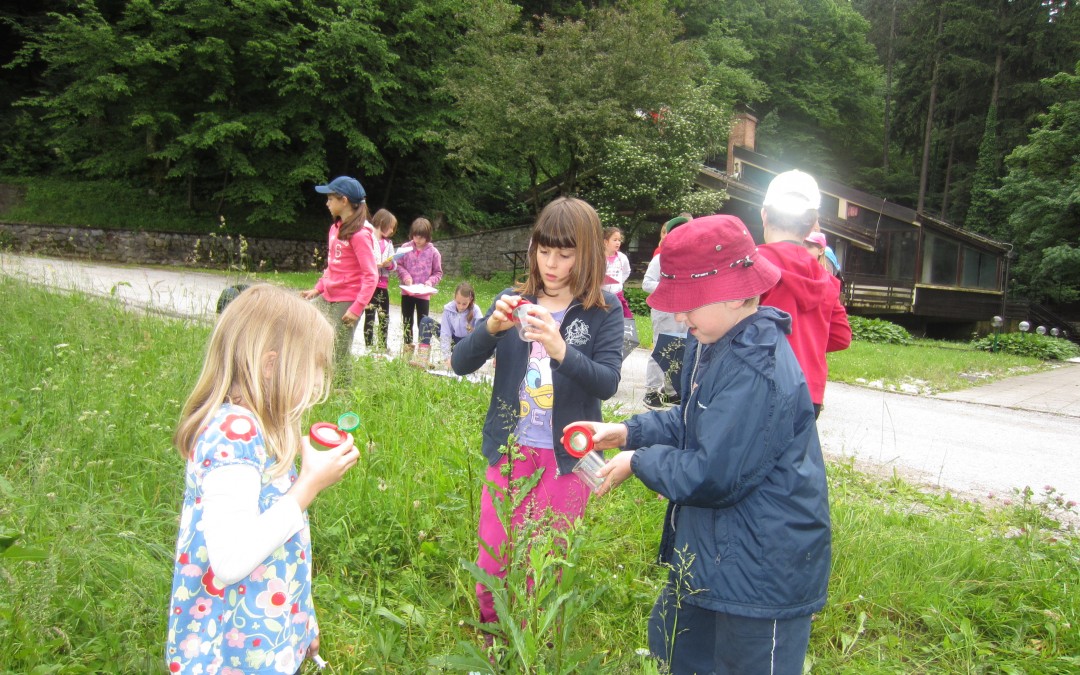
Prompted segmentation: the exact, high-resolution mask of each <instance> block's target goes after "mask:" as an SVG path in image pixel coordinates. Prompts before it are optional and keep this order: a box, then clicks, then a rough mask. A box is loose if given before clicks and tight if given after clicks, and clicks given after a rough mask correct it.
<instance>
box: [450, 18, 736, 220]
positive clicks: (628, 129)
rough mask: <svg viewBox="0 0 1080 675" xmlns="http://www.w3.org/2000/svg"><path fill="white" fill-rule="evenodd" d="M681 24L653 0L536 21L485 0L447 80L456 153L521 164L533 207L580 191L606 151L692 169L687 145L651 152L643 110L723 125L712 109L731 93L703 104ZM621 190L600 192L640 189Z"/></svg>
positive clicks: (473, 159) (700, 62) (461, 157)
mask: <svg viewBox="0 0 1080 675" xmlns="http://www.w3.org/2000/svg"><path fill="white" fill-rule="evenodd" d="M679 32H680V25H679V22H678V20H677V18H676V17H675V16H674V15H673V14H671V13H670V12H668V11H666V10H665V9H664V8H663V5H662V3H661V2H658V1H655V0H644V1H640V2H634V3H624V4H620V5H618V6H616V7H600V8H595V9H590V10H587V11H585V12H584V13H583V16H582V18H581V19H570V18H563V19H559V18H556V17H551V16H546V17H543V18H542V19H541V20H540V21H539V23H538V25H534V24H533V23H532V22H531V21H527V20H526V21H523V20H522V17H521V15H520V11H519V9H518V8H517V7H516V6H514V5H511V4H508V3H505V2H501V1H498V0H492V1H491V2H488V3H487V4H486V5H485V6H484V11H483V15H482V18H481V20H480V21H478V25H477V26H476V27H475V28H474V29H473V30H472V32H470V34H469V35H468V36H467V38H466V40H465V45H464V46H463V47H462V49H461V50H460V52H459V59H458V61H457V62H456V64H455V67H454V69H453V71H452V75H451V77H450V78H448V80H447V85H446V89H447V91H448V92H449V93H450V94H451V95H452V96H453V99H454V101H455V109H456V112H457V124H456V126H455V127H454V128H452V129H451V130H450V131H449V134H448V143H449V146H450V148H451V149H452V152H453V157H454V158H455V159H457V160H458V161H460V162H461V164H462V166H463V167H464V168H465V169H466V170H469V171H475V172H483V171H486V170H489V168H490V167H493V166H504V167H505V166H514V167H518V168H519V170H520V171H519V175H520V176H522V177H523V178H524V179H525V180H524V184H523V185H522V188H523V189H525V190H527V194H528V195H529V196H530V201H532V203H533V208H534V209H538V208H539V206H540V205H541V202H542V201H543V200H544V199H545V197H546V196H547V195H548V194H550V193H553V192H558V193H563V194H569V193H575V192H580V191H581V190H582V188H583V185H585V184H587V183H588V182H589V180H590V177H591V176H594V175H595V174H596V172H597V171H598V170H601V169H600V167H602V166H603V165H604V163H605V160H606V158H607V157H608V156H609V155H610V156H611V158H612V160H613V161H623V162H629V161H632V160H631V156H632V155H633V153H634V152H636V151H643V152H648V153H649V160H648V162H649V163H652V162H655V163H654V164H653V165H652V168H653V169H654V170H657V171H661V172H662V171H664V169H665V166H666V165H668V164H670V162H669V158H670V161H671V162H675V163H678V164H679V165H680V166H679V170H681V171H685V167H684V166H683V165H684V164H685V158H684V157H683V155H682V154H681V153H683V152H685V151H686V146H685V144H683V145H681V146H680V147H679V148H678V151H674V150H671V149H659V148H657V147H656V143H653V147H652V148H651V149H649V150H645V147H644V146H645V145H648V143H649V141H648V140H647V139H646V136H647V134H644V133H642V131H641V127H642V123H641V118H642V117H646V118H648V117H650V116H652V115H656V116H666V115H668V112H667V111H675V112H673V113H672V117H671V119H672V120H675V119H676V117H677V118H678V119H679V120H684V119H688V118H690V117H694V116H698V118H697V119H695V120H694V122H693V123H692V124H694V125H695V126H696V128H698V129H700V128H702V127H703V126H707V125H715V124H718V123H719V124H721V125H724V124H726V120H725V119H723V118H721V117H718V115H717V114H716V113H717V111H718V110H719V106H723V104H724V103H727V104H728V106H730V101H721V102H714V103H711V104H709V103H705V104H703V105H696V103H697V102H698V101H699V99H700V97H701V95H702V92H703V91H704V92H707V93H711V92H713V90H712V89H711V88H709V87H705V88H703V89H702V88H699V87H698V85H697V81H699V80H700V79H701V78H702V77H703V76H704V74H705V73H706V64H705V62H704V59H703V58H702V53H701V52H700V51H699V50H698V49H696V47H695V45H693V44H692V43H689V42H685V41H679V40H678V39H677V38H678V35H679ZM720 128H721V129H722V128H723V127H720ZM706 135H709V134H706ZM711 136H716V133H712V134H711ZM697 139H698V140H703V139H702V134H698V136H697ZM707 146H708V147H706V145H699V146H698V147H697V148H696V153H694V154H696V161H697V162H698V164H700V162H701V160H702V159H704V156H705V153H706V151H707V150H708V149H709V148H713V147H715V143H709V144H707ZM624 168H625V167H624ZM603 170H605V171H607V173H606V175H607V176H610V175H611V171H610V167H608V168H606V169H603ZM603 182H605V181H601V183H603ZM683 182H684V183H685V181H683ZM625 187H626V186H625V185H624V186H623V188H616V187H615V186H614V185H606V186H604V187H603V188H602V189H601V191H599V192H598V193H597V194H600V195H602V196H603V197H604V198H610V199H611V200H612V201H611V202H609V203H610V204H611V205H612V206H613V207H614V206H615V204H616V202H617V201H618V199H621V198H625V199H627V200H630V201H634V200H638V199H639V198H641V197H642V195H641V194H631V192H632V190H631V191H629V192H628V191H627V190H626V189H624V188H625ZM663 192H664V191H663V190H660V191H657V192H655V193H654V194H653V197H654V198H657V197H658V195H660V194H661V193H663ZM615 193H620V194H621V195H622V197H616V196H615ZM665 194H668V193H665ZM659 198H660V199H662V197H659ZM652 201H654V202H655V199H653V200H652Z"/></svg>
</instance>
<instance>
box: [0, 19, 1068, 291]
mask: <svg viewBox="0 0 1080 675" xmlns="http://www.w3.org/2000/svg"><path fill="white" fill-rule="evenodd" d="M1074 5H1075V3H1074V2H1073V1H1072V0H933V1H931V0H852V1H845V0H668V1H666V2H665V1H662V0H623V1H621V2H614V3H612V2H602V1H600V2H585V1H581V0H546V1H545V0H537V1H534V2H521V3H510V2H506V1H505V0H384V1H382V2H374V1H373V0H339V1H336V2H329V1H326V0H231V1H223V0H185V1H182V2H181V1H177V0H34V1H31V0H15V1H10V0H9V1H6V2H3V3H0V59H2V60H3V64H4V70H3V71H2V72H3V76H2V77H3V81H4V87H3V88H2V91H0V145H2V148H3V151H2V154H0V173H2V174H4V175H7V176H22V177H26V176H42V175H48V176H64V177H75V178H78V179H96V180H108V181H113V182H118V183H123V184H126V185H129V186H136V187H139V188H145V189H146V190H148V191H153V193H154V194H156V195H166V196H168V197H169V198H171V199H173V200H175V202H177V203H178V204H183V205H186V207H187V208H189V209H192V210H196V211H200V212H206V213H208V214H216V213H221V212H223V211H225V210H227V209H232V210H233V211H232V212H234V213H235V212H240V213H244V214H245V215H246V218H247V219H248V220H249V221H251V222H256V221H261V222H266V221H273V222H283V223H284V222H295V221H296V220H298V219H302V218H304V217H305V216H306V215H309V214H310V212H311V211H310V210H311V208H312V204H313V201H314V200H312V199H311V194H310V188H311V186H312V185H313V184H314V183H316V182H321V181H324V180H326V179H327V178H328V177H331V176H334V175H337V174H343V173H344V174H352V175H356V176H357V177H359V178H360V179H361V180H362V182H363V183H364V185H365V187H366V188H367V190H368V193H369V201H370V202H371V204H372V206H374V207H380V206H387V207H389V208H391V209H392V210H394V211H395V212H396V213H398V214H400V215H401V216H402V217H403V218H410V217H412V216H413V215H417V214H420V213H424V214H427V215H429V216H433V217H434V218H435V219H436V220H437V221H438V222H439V225H440V227H442V228H444V229H445V230H448V231H468V230H472V229H477V228H484V227H494V226H498V225H501V224H505V223H508V222H515V221H518V220H520V219H522V218H524V217H527V216H528V215H529V214H530V213H531V212H533V211H534V210H535V209H536V208H538V207H539V206H540V205H542V203H543V202H544V200H546V199H548V198H550V196H551V195H553V194H556V193H576V194H580V195H582V196H584V197H586V198H587V199H590V200H591V201H592V202H593V203H595V204H596V205H597V206H598V208H599V209H600V210H601V212H602V214H603V216H604V218H605V222H618V223H621V224H624V225H626V226H629V227H635V226H639V225H640V224H642V223H645V222H648V221H650V220H652V221H655V220H657V219H660V217H661V214H667V213H670V212H672V211H678V210H683V209H690V210H692V211H694V212H698V213H701V212H706V211H711V210H712V209H715V208H716V207H717V206H718V200H719V199H720V198H722V195H719V194H717V193H702V192H698V191H696V190H695V189H694V186H693V178H694V175H695V173H696V168H697V167H698V166H700V164H701V163H702V162H703V161H707V160H709V159H711V158H713V157H716V156H717V155H718V154H721V153H722V152H723V149H724V147H725V144H726V138H727V133H728V129H729V125H730V120H731V117H732V112H733V110H735V109H736V108H737V107H748V108H749V109H750V110H752V111H753V113H754V115H755V116H757V117H758V119H759V120H760V125H759V128H758V147H757V149H758V151H759V152H762V153H763V154H766V155H770V156H772V157H775V158H777V159H781V160H783V161H785V162H787V163H789V164H792V165H796V166H799V167H800V168H803V169H805V170H807V171H811V172H813V173H816V174H817V175H819V176H825V177H830V178H834V179H838V180H840V181H843V182H845V183H848V184H850V185H853V186H856V187H858V188H860V189H863V190H865V191H868V192H871V193H874V194H880V195H883V196H885V197H887V198H888V199H890V200H893V201H896V202H899V203H901V204H904V205H906V206H910V207H913V208H917V209H919V210H921V211H925V212H927V213H930V214H934V215H936V216H939V217H943V218H944V219H946V220H948V221H950V222H952V223H955V224H958V225H961V226H964V227H967V228H969V229H973V230H976V231H978V232H980V233H983V234H986V235H988V236H991V237H993V238H996V239H999V240H1002V241H1008V242H1012V243H1013V245H1014V247H1015V250H1016V252H1017V254H1018V260H1017V263H1016V265H1015V266H1014V268H1013V270H1012V273H1013V276H1015V280H1014V282H1013V283H1014V285H1013V288H1014V290H1016V291H1019V292H1022V293H1027V294H1029V295H1031V296H1034V297H1035V298H1037V299H1045V300H1049V301H1053V302H1069V301H1075V300H1077V299H1078V298H1080V162H1078V161H1077V159H1078V156H1080V17H1078V16H1077V12H1076V11H1075V8H1074ZM315 207H316V208H317V207H318V204H315Z"/></svg>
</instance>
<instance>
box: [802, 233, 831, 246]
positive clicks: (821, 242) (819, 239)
mask: <svg viewBox="0 0 1080 675" xmlns="http://www.w3.org/2000/svg"><path fill="white" fill-rule="evenodd" d="M804 241H807V242H809V243H811V244H817V245H818V246H820V247H821V248H826V247H827V246H828V245H829V243H828V242H827V241H826V240H825V233H824V232H811V233H810V234H808V235H806V239H804Z"/></svg>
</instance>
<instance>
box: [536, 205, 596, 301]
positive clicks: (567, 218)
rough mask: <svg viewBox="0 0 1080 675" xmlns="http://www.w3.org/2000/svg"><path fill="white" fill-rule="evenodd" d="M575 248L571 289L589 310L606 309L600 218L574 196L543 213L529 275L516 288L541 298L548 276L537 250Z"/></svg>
mask: <svg viewBox="0 0 1080 675" xmlns="http://www.w3.org/2000/svg"><path fill="white" fill-rule="evenodd" d="M540 246H544V247H546V248H572V249H575V250H576V251H577V256H576V259H575V260H574V267H573V269H572V270H571V271H570V284H569V286H570V290H571V292H572V293H573V294H574V297H575V298H576V299H577V300H578V301H579V302H581V304H582V305H583V306H584V307H585V309H592V308H593V307H601V308H604V309H606V308H607V303H605V302H604V293H603V291H601V290H600V286H601V284H603V283H604V271H605V270H606V269H607V260H606V258H605V256H604V235H603V231H602V229H601V228H600V217H599V216H597V215H596V210H595V209H593V207H591V206H589V204H588V202H584V201H582V200H580V199H575V198H573V197H559V198H558V199H556V200H554V201H552V202H551V203H549V204H548V205H547V206H545V207H544V209H543V210H542V211H541V212H540V215H539V216H538V217H537V218H536V225H534V226H533V230H532V238H531V239H530V241H529V276H528V277H527V278H526V279H525V282H524V283H521V284H517V285H516V286H515V287H514V290H515V292H517V293H520V294H524V295H532V296H537V295H540V294H541V293H543V292H544V277H543V275H542V274H541V273H540V264H539V262H538V261H537V258H536V249H537V248H539V247H540Z"/></svg>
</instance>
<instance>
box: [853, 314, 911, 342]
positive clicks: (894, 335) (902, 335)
mask: <svg viewBox="0 0 1080 675" xmlns="http://www.w3.org/2000/svg"><path fill="white" fill-rule="evenodd" d="M848 323H849V324H851V339H852V340H860V341H862V342H875V343H878V344H889V345H909V344H911V343H912V339H911V333H909V332H907V329H905V328H904V327H903V326H898V325H896V324H895V323H892V322H891V321H885V320H883V319H867V318H866V317H862V316H848Z"/></svg>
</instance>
